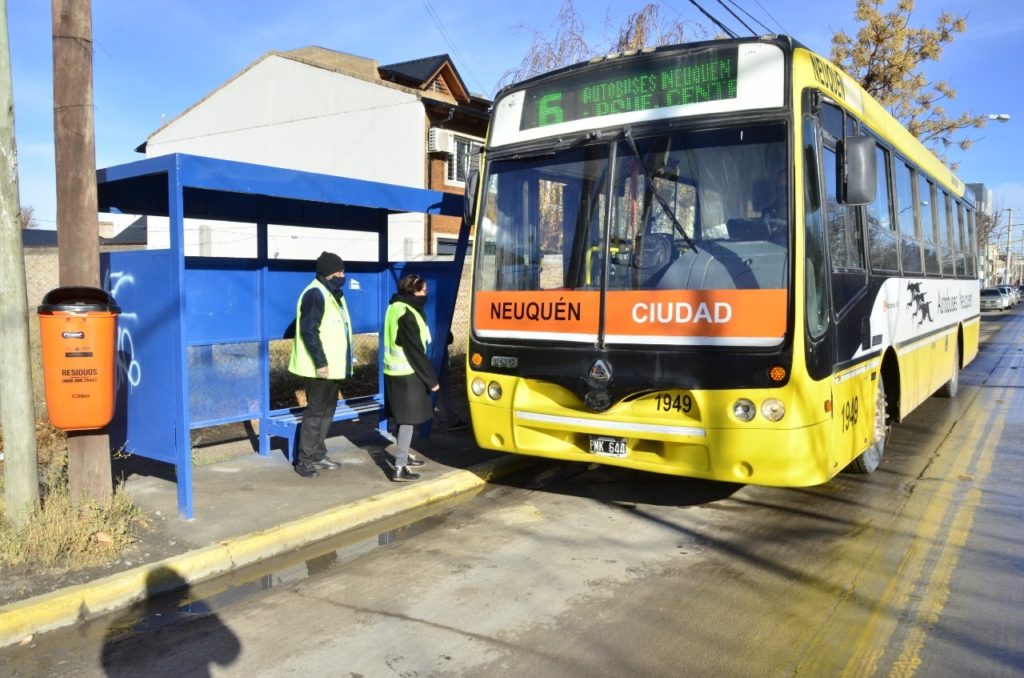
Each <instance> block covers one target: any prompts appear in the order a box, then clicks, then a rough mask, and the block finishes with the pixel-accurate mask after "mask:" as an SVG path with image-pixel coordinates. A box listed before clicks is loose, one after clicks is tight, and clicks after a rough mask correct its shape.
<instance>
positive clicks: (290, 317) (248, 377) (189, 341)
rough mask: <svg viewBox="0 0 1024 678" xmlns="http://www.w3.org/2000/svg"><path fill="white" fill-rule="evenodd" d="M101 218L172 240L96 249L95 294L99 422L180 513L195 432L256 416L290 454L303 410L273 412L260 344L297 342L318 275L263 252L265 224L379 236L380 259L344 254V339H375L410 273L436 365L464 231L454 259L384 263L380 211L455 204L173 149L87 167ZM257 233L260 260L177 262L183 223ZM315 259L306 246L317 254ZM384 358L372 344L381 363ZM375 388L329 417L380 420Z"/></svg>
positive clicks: (429, 210) (188, 489) (436, 209)
mask: <svg viewBox="0 0 1024 678" xmlns="http://www.w3.org/2000/svg"><path fill="white" fill-rule="evenodd" d="M97 183H98V195H99V206H100V211H101V212H121V213H125V214H139V215H150V216H163V217H167V218H168V221H169V226H170V246H169V247H168V248H167V249H159V250H157V249H147V250H135V251H122V252H108V253H104V254H102V255H101V261H100V269H101V277H102V280H103V286H104V288H105V289H106V290H107V291H108V292H110V293H111V294H112V296H113V297H114V298H115V300H116V301H117V304H118V306H119V307H120V308H121V315H120V316H119V318H118V333H117V361H118V369H117V396H116V398H117V401H116V411H115V415H114V420H113V422H111V424H110V426H109V427H108V431H109V433H110V438H111V446H112V448H113V449H114V450H122V451H123V452H124V453H128V454H133V455H138V456H141V457H145V458H148V459H153V460H157V461H161V462H166V463H168V464H173V465H174V467H175V472H176V478H177V487H178V509H179V512H180V513H181V514H182V515H183V516H184V517H185V518H192V444H191V433H192V431H193V430H195V429H201V428H206V427H210V426H216V425H220V424H227V423H233V422H241V421H249V420H258V421H259V429H260V436H259V437H260V440H259V454H261V455H263V456H267V455H269V454H270V452H271V446H270V438H271V437H272V436H281V437H283V438H285V439H286V440H287V441H288V444H287V446H286V450H287V453H288V455H289V457H291V456H292V455H293V454H294V445H295V441H296V437H295V432H296V430H297V428H298V426H300V425H301V408H292V409H271V402H270V355H269V343H270V342H271V341H273V340H276V339H282V338H287V337H291V336H294V332H295V327H294V325H295V304H296V301H297V299H298V296H299V294H300V293H301V291H302V290H303V288H305V286H306V285H307V284H308V283H309V282H310V280H312V278H313V276H314V275H315V270H314V269H315V265H314V262H313V261H311V260H310V261H305V260H282V259H271V258H269V257H268V237H267V232H268V225H270V224H275V225H276V224H281V225H289V226H304V227H313V228H324V229H342V230H345V231H360V232H364V233H370V234H375V235H376V238H377V244H378V247H377V260H376V261H351V260H348V257H346V256H345V254H346V253H345V252H343V251H341V252H338V254H340V255H341V256H342V257H343V258H345V259H346V267H345V268H346V271H345V272H346V283H345V299H346V301H347V303H348V306H349V311H350V314H351V316H352V325H353V332H355V333H379V336H381V337H382V336H383V332H381V328H382V326H383V319H384V313H385V311H386V309H387V304H388V301H389V299H390V297H391V294H392V293H393V292H394V291H395V288H396V284H397V281H398V280H399V279H400V278H401V277H402V276H403V275H405V274H406V273H412V272H415V273H418V274H420V275H422V276H423V277H424V278H425V279H426V280H427V281H428V283H429V285H430V289H431V294H430V296H429V301H428V304H427V309H426V310H427V317H428V319H429V321H430V322H431V328H430V330H431V334H432V336H433V337H435V340H434V342H433V344H432V356H431V357H432V358H433V360H434V364H435V368H439V367H440V361H441V359H442V357H443V356H444V354H445V352H444V348H445V340H444V338H445V337H446V336H447V333H448V331H449V329H450V327H451V320H452V315H453V313H454V309H455V301H456V297H457V295H458V286H459V279H460V275H461V271H462V264H463V260H464V257H465V252H466V246H467V240H468V232H469V226H468V224H466V223H463V225H462V228H461V230H460V233H459V239H458V244H457V246H456V250H455V256H454V259H453V260H449V261H416V262H390V261H388V253H387V229H388V219H387V217H388V215H389V214H393V213H408V212H418V213H424V214H440V215H449V216H461V214H462V204H463V199H462V196H459V195H453V194H447V193H441V192H436V191H426V190H421V189H414V188H408V187H403V186H395V185H390V184H382V183H377V182H370V181H361V180H356V179H349V178H345V177H338V176H329V175H322V174H314V173H310V172H300V171H294V170H286V169H281V168H275V167H265V166H261V165H253V164H248V163H240V162H233V161H226V160H217V159H213V158H205V157H198V156H191V155H182V154H174V155H167V156H161V157H158V158H150V159H147V160H142V161H139V162H134V163H129V164H125V165H118V166H116V167H110V168H107V169H103V170H100V171H99V172H97ZM186 218H196V219H209V220H218V221H235V222H239V221H240V222H247V223H253V224H255V225H256V238H257V245H256V256H255V257H250V258H236V257H209V256H186V254H185V225H184V224H185V219H186ZM318 254H319V252H311V253H310V257H311V258H314V257H316V255H318ZM382 355H383V353H382V352H381V351H379V350H378V363H379V361H380V360H381V356H382ZM377 374H378V385H377V392H376V393H374V394H371V395H364V396H360V397H358V398H352V399H347V400H341V401H339V403H338V408H337V410H336V412H335V421H341V420H346V419H356V418H359V417H360V416H361V415H378V416H379V417H380V419H379V420H378V421H379V425H380V426H383V406H384V389H383V370H382V369H381V368H380V365H379V364H378V370H377Z"/></svg>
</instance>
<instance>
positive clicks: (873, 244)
mask: <svg viewBox="0 0 1024 678" xmlns="http://www.w3.org/2000/svg"><path fill="white" fill-rule="evenodd" d="M875 154H876V155H877V162H876V164H877V166H878V190H877V192H876V194H875V201H874V202H873V203H870V204H869V205H868V206H867V217H868V257H869V260H870V261H871V270H873V271H898V270H899V268H900V259H899V249H898V246H897V244H896V240H897V239H896V232H895V231H894V229H893V226H892V223H893V222H892V185H891V182H890V181H889V176H890V175H889V151H888V150H886V149H885V148H882V147H881V146H876V147H875Z"/></svg>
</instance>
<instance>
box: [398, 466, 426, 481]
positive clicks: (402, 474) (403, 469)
mask: <svg viewBox="0 0 1024 678" xmlns="http://www.w3.org/2000/svg"><path fill="white" fill-rule="evenodd" d="M419 479H420V474H419V473H413V472H412V471H410V470H409V468H408V467H407V466H396V467H395V474H394V475H393V476H391V480H393V481H395V482H396V483H408V482H412V481H414V480H419Z"/></svg>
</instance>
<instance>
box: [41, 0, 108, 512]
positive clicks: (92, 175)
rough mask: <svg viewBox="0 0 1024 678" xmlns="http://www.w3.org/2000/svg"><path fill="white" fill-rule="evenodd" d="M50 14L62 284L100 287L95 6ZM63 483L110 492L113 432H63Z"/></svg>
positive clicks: (97, 494) (57, 7)
mask: <svg viewBox="0 0 1024 678" xmlns="http://www.w3.org/2000/svg"><path fill="white" fill-rule="evenodd" d="M51 11H52V13H53V146H54V153H55V156H56V169H57V252H58V257H59V259H60V284H61V285H62V286H65V285H85V286H88V287H99V283H100V245H99V233H98V230H97V224H98V218H97V216H98V215H97V200H96V139H95V129H94V127H93V110H92V109H93V103H92V54H93V49H92V3H91V2H90V0H52V4H51ZM68 483H69V485H70V489H71V496H72V497H74V498H75V499H78V500H81V499H86V498H89V499H95V500H97V501H104V500H106V499H108V498H109V497H110V495H111V494H112V492H113V484H112V483H113V481H112V478H111V474H110V437H109V436H108V435H107V433H106V432H105V431H104V432H101V433H94V432H84V433H83V432H76V433H69V434H68Z"/></svg>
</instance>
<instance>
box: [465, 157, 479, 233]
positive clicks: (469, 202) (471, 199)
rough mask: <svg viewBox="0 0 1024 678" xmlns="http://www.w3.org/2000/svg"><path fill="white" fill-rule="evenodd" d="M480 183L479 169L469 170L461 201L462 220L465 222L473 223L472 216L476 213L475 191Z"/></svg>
mask: <svg viewBox="0 0 1024 678" xmlns="http://www.w3.org/2000/svg"><path fill="white" fill-rule="evenodd" d="M479 183H480V171H479V170H475V169H474V170H470V171H469V174H467V175H466V194H465V199H464V202H463V203H462V220H463V221H464V222H466V223H467V224H472V223H473V216H474V215H475V214H476V192H477V189H478V188H479V187H478V184H479Z"/></svg>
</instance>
